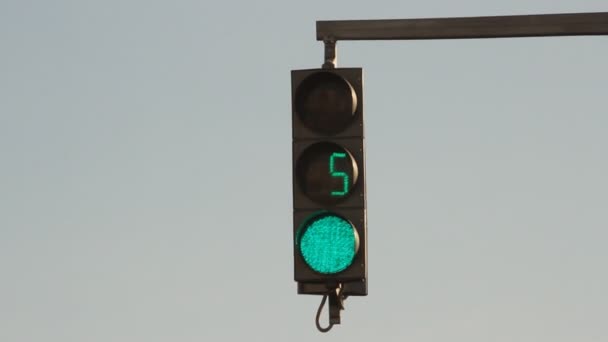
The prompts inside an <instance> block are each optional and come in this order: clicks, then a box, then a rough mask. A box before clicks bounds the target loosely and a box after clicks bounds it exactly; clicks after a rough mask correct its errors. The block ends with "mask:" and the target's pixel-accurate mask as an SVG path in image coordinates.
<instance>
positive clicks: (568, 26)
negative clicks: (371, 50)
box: [317, 12, 608, 68]
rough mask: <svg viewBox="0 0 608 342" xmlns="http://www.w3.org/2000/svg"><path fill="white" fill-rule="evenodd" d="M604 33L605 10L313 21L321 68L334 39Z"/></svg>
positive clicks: (332, 54)
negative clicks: (319, 42)
mask: <svg viewBox="0 0 608 342" xmlns="http://www.w3.org/2000/svg"><path fill="white" fill-rule="evenodd" d="M595 35H608V12H598V13H566V14H534V15H509V16H490V17H463V18H426V19H389V20H337V21H336V20H334V21H317V40H322V41H323V42H324V43H325V61H324V64H323V67H324V68H335V66H336V42H337V41H338V40H420V39H478V38H517V37H552V36H595Z"/></svg>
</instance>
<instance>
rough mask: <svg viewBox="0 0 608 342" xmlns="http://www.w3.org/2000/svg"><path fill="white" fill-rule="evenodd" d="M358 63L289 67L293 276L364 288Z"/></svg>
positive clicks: (348, 289)
mask: <svg viewBox="0 0 608 342" xmlns="http://www.w3.org/2000/svg"><path fill="white" fill-rule="evenodd" d="M362 76H363V72H362V69H361V68H339V69H308V70H292V72H291V82H292V129H293V131H292V134H293V208H294V213H293V219H294V223H293V243H294V244H293V246H294V279H295V281H296V282H297V283H298V293H300V294H325V293H327V292H328V291H331V290H332V289H335V288H336V287H338V286H339V287H340V288H341V291H342V294H343V295H344V296H349V295H359V296H364V295H367V232H366V225H367V222H366V214H365V209H366V207H365V154H364V135H363V78H362Z"/></svg>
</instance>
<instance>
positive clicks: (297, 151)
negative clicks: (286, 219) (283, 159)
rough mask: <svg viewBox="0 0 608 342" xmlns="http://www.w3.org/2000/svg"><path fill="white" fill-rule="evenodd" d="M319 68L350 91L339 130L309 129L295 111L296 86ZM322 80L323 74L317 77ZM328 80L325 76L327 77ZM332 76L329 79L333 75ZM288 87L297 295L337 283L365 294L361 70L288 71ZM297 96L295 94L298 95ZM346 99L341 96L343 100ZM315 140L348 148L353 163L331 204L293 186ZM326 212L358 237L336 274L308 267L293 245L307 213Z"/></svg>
mask: <svg viewBox="0 0 608 342" xmlns="http://www.w3.org/2000/svg"><path fill="white" fill-rule="evenodd" d="M319 73H331V74H334V75H336V76H339V77H340V78H342V79H344V80H345V81H346V82H348V84H349V85H350V87H352V90H353V91H354V94H355V96H356V99H355V102H356V107H355V110H354V113H353V116H352V120H350V122H349V124H348V125H346V127H344V129H342V130H339V131H336V132H332V133H324V132H323V130H317V131H315V130H312V129H311V128H310V127H309V126H307V125H306V124H305V123H304V122H303V121H302V120H301V115H300V113H298V106H297V103H296V101H298V100H297V98H298V95H299V94H298V91H299V87H300V86H301V85H302V84H303V83H304V84H305V86H306V87H308V86H309V85H307V84H306V83H305V81H306V80H307V79H310V78H311V77H315V75H316V74H319ZM320 79H323V77H320ZM328 79H329V78H328ZM334 80H335V78H334ZM291 86H292V135H293V161H292V170H293V174H292V177H293V182H292V183H293V208H294V212H293V248H294V279H295V281H296V282H298V293H299V294H326V293H327V292H328V291H331V290H333V289H335V288H336V286H337V284H341V286H342V294H343V295H345V296H365V295H367V220H366V211H365V208H366V203H365V148H364V134H363V131H364V130H363V70H362V69H361V68H338V69H306V70H292V71H291ZM300 91H301V90H300ZM300 95H301V94H300ZM344 102H345V103H347V101H344ZM319 142H330V143H334V144H337V145H340V146H341V147H343V148H344V149H346V150H348V151H349V152H350V154H351V155H352V156H353V159H354V160H355V162H356V163H357V169H358V177H357V182H356V183H355V184H354V186H353V188H352V189H351V191H350V194H349V195H348V196H347V197H345V198H344V199H343V200H340V201H339V202H337V203H335V204H331V205H328V204H322V203H317V202H315V201H314V200H312V199H310V198H309V197H308V196H307V195H306V194H305V193H304V192H303V191H302V189H300V186H299V185H298V180H297V178H296V177H297V175H296V166H297V163H298V159H299V157H300V156H301V155H302V153H303V151H305V150H306V148H308V147H309V146H311V145H313V144H315V143H319ZM325 211H328V212H331V213H335V214H336V215H339V216H342V217H343V218H345V219H346V220H348V221H349V222H351V224H352V225H353V226H354V227H355V229H356V231H357V234H358V236H359V248H358V251H357V254H356V255H355V258H354V260H353V263H352V264H351V265H350V266H349V267H348V268H347V269H345V270H344V271H342V272H339V273H336V274H321V273H318V272H315V271H314V270H312V269H311V268H310V267H309V266H308V265H307V264H306V262H305V261H304V259H303V257H302V256H301V254H300V251H299V249H298V246H297V239H298V232H299V229H300V227H301V226H302V224H303V223H304V222H305V221H306V220H307V219H308V218H310V217H311V216H312V215H315V214H316V213H320V212H325Z"/></svg>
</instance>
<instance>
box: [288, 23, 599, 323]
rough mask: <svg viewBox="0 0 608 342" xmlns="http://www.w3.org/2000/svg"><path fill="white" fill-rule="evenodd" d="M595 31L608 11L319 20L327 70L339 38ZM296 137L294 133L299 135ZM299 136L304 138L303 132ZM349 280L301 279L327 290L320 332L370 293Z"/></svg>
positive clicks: (306, 288) (304, 288) (312, 290)
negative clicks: (353, 299) (351, 298)
mask: <svg viewBox="0 0 608 342" xmlns="http://www.w3.org/2000/svg"><path fill="white" fill-rule="evenodd" d="M595 35H608V12H598V13H565V14H535V15H511V16H486V17H462V18H426V19H389V20H339V21H317V40H320V41H323V43H324V47H325V50H324V53H325V55H324V63H323V69H326V71H327V72H326V73H332V72H337V71H338V70H340V69H336V60H337V58H336V56H337V53H336V43H337V42H338V40H421V39H479V38H518V37H552V36H595ZM304 71H305V70H304ZM325 81H330V80H329V79H328V80H325ZM296 83H297V82H296ZM349 87H350V86H349ZM329 93H331V94H333V93H334V90H333V89H332V91H331V92H329ZM329 93H328V94H329ZM326 97H327V96H326ZM327 98H329V97H327ZM316 101H320V100H319V99H315V100H314V102H316ZM351 114H352V113H351ZM294 120H297V119H294ZM361 127H362V122H361ZM294 132H295V131H294ZM295 137H296V135H295V133H294V139H295ZM361 137H362V134H361ZM299 138H301V137H299V136H298V139H299ZM330 169H331V167H330ZM332 175H333V173H332ZM294 201H295V200H294ZM297 269H298V267H297V266H296V270H297ZM304 275H305V273H302V275H301V277H300V278H302V279H299V277H298V276H296V280H297V281H301V280H302V281H303V280H305V279H306V278H305V277H304ZM365 281H366V280H365ZM347 285H348V284H346V285H345V284H341V283H337V284H336V285H335V286H329V285H328V284H325V285H324V284H323V283H316V282H313V283H307V282H305V281H303V282H302V283H300V284H299V286H301V288H300V287H299V293H302V294H322V295H323V299H322V301H321V305H320V306H319V309H318V311H317V316H316V325H317V328H318V329H319V331H322V332H327V331H329V330H330V329H331V328H332V326H333V325H334V324H340V311H341V310H343V309H344V305H343V301H344V300H345V299H346V296H348V295H349V291H350V292H352V293H350V294H355V295H357V294H358V295H366V294H367V285H366V283H365V284H364V285H363V287H362V288H361V289H359V288H352V289H349V288H348V286H347ZM343 292H344V293H343ZM328 298H329V326H327V327H326V328H323V327H321V325H320V324H319V317H320V314H321V311H322V309H323V306H324V305H325V302H326V301H327V299H328Z"/></svg>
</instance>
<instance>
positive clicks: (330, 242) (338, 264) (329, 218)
mask: <svg viewBox="0 0 608 342" xmlns="http://www.w3.org/2000/svg"><path fill="white" fill-rule="evenodd" d="M299 245H300V246H299V247H300V253H301V254H302V257H303V258H304V261H305V262H306V263H307V264H308V266H310V268H312V269H313V270H315V271H316V272H319V273H323V274H335V273H339V272H342V271H344V270H345V269H346V268H348V267H349V266H350V265H351V264H352V263H353V259H354V258H355V254H356V253H357V249H358V247H359V236H358V235H357V231H356V230H355V228H354V227H353V225H352V224H351V223H350V222H348V221H347V220H345V219H343V218H342V217H340V216H337V215H334V214H331V213H324V214H321V215H317V216H314V217H313V218H312V219H309V220H308V221H306V223H305V224H304V226H303V227H302V229H301V234H300V239H299Z"/></svg>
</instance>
